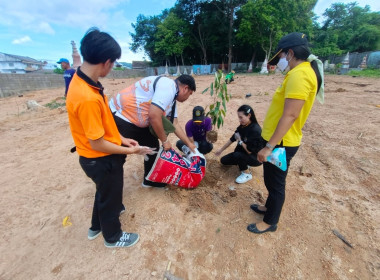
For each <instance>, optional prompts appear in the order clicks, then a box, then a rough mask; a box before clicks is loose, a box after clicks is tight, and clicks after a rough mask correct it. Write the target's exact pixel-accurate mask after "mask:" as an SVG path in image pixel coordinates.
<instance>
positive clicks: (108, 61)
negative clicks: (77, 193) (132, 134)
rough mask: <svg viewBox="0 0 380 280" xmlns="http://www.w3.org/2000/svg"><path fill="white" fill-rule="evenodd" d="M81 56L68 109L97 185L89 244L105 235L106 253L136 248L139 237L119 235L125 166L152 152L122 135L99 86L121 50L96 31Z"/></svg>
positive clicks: (82, 158)
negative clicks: (108, 249)
mask: <svg viewBox="0 0 380 280" xmlns="http://www.w3.org/2000/svg"><path fill="white" fill-rule="evenodd" d="M80 51H81V54H82V56H83V60H84V62H83V64H82V66H81V67H80V68H78V70H77V72H76V74H75V75H74V77H73V79H72V81H71V84H70V89H69V91H68V94H67V100H66V106H67V112H68V116H69V123H70V129H71V134H72V136H73V139H74V142H75V145H76V150H77V152H78V154H79V156H80V157H79V163H80V165H81V167H82V169H83V170H84V172H85V173H86V175H87V176H88V177H90V178H91V179H92V181H93V182H94V183H95V185H96V193H95V200H94V207H93V212H92V220H91V228H90V229H89V230H88V239H90V240H93V239H95V238H96V237H97V236H99V234H100V233H103V237H104V240H105V241H104V244H105V246H106V247H111V248H112V247H129V246H132V245H134V244H136V243H137V242H138V240H139V235H138V234H136V233H127V232H123V231H122V230H121V224H120V220H119V215H120V213H121V212H123V210H124V206H123V204H122V197H123V164H124V162H125V158H126V154H132V153H135V154H141V155H145V154H152V153H154V152H153V150H152V149H151V148H149V147H144V146H139V144H138V143H137V142H136V141H135V140H132V139H128V138H124V137H122V136H121V135H120V134H119V131H118V129H117V127H116V124H115V121H114V119H113V116H112V113H111V111H110V109H109V107H108V100H107V96H105V95H104V93H103V86H102V84H101V83H100V82H99V77H105V76H107V74H108V73H109V72H110V71H111V69H112V67H113V65H114V62H115V60H116V59H118V58H120V56H121V48H120V46H119V44H118V43H117V42H116V41H115V39H114V38H112V37H111V36H110V35H109V34H107V33H104V32H100V31H99V30H98V29H95V28H93V29H90V30H89V31H88V32H87V33H86V35H85V36H84V37H83V39H82V41H81V47H80ZM122 144H123V145H124V146H125V147H123V146H121V145H122Z"/></svg>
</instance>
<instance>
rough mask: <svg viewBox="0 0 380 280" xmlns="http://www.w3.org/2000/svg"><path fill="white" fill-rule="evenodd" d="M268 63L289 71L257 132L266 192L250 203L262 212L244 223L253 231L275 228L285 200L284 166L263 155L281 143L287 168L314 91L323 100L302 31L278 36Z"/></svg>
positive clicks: (319, 72) (319, 70)
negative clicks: (262, 144) (253, 221)
mask: <svg viewBox="0 0 380 280" xmlns="http://www.w3.org/2000/svg"><path fill="white" fill-rule="evenodd" d="M268 64H269V65H276V64H277V67H278V68H279V69H280V70H281V71H282V72H286V71H289V72H287V73H286V75H285V78H284V81H283V82H282V84H281V85H280V86H279V87H278V88H277V90H276V92H275V94H274V96H273V99H272V102H271V105H270V106H269V109H268V112H267V114H266V117H265V120H264V125H263V130H262V134H261V136H262V137H263V139H264V140H265V144H266V146H265V147H264V148H263V149H262V150H260V151H259V153H258V154H257V159H258V161H260V162H263V163H264V164H263V168H264V182H265V186H266V188H267V190H268V193H269V194H268V198H267V201H266V203H265V205H257V204H252V205H251V209H252V210H253V211H255V212H256V213H259V214H264V219H263V221H262V222H260V223H257V224H250V225H249V226H248V227H247V229H248V230H249V231H250V232H253V233H257V234H260V233H264V232H267V231H276V230H277V223H278V221H279V218H280V214H281V210H282V206H283V204H284V201H285V181H286V176H287V170H286V171H282V170H281V169H279V168H278V167H276V166H274V165H272V164H271V163H268V162H267V157H268V156H269V155H270V154H271V152H272V150H273V149H274V148H275V147H284V148H285V150H286V161H287V165H288V168H289V164H290V160H291V159H292V158H293V156H294V155H295V154H296V152H297V150H298V148H299V146H300V144H301V139H302V127H303V125H304V124H305V122H306V120H307V118H308V116H309V113H310V111H311V108H312V106H313V104H314V100H315V98H316V96H317V93H318V96H317V98H318V99H319V100H320V101H321V103H323V66H322V62H321V61H320V60H318V59H317V58H316V57H315V56H314V55H311V52H310V50H309V47H308V41H307V39H306V35H305V34H303V33H299V32H293V33H290V34H288V35H286V36H284V37H282V38H281V40H280V42H279V43H278V46H277V51H276V54H275V56H274V57H273V58H272V59H271V60H270V61H269V62H268Z"/></svg>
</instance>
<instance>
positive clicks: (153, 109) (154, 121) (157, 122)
mask: <svg viewBox="0 0 380 280" xmlns="http://www.w3.org/2000/svg"><path fill="white" fill-rule="evenodd" d="M163 114H164V111H162V110H161V108H159V107H157V106H155V105H150V107H149V123H150V124H151V125H152V127H153V129H154V132H155V133H156V134H157V137H158V139H160V140H161V142H162V143H164V142H165V141H166V138H167V137H166V134H165V130H164V125H163V124H162V116H163Z"/></svg>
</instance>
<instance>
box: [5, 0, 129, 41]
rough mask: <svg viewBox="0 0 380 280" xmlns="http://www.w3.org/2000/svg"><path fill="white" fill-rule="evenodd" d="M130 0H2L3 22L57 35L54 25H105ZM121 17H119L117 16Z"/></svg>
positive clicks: (80, 27)
mask: <svg viewBox="0 0 380 280" xmlns="http://www.w3.org/2000/svg"><path fill="white" fill-rule="evenodd" d="M128 2H129V0H128V1H126V0H107V1H104V0H87V1H58V0H56V1H51V0H39V1H25V0H11V1H0V11H1V13H2V15H1V17H0V25H7V26H17V27H20V28H23V29H27V30H32V31H34V32H37V33H46V34H54V33H55V32H54V29H53V26H57V27H62V26H64V27H74V28H79V29H82V30H87V29H88V28H89V27H91V26H98V27H101V28H103V27H105V26H107V23H108V22H109V21H112V20H115V19H114V18H112V17H110V15H111V14H112V12H115V11H117V10H118V9H119V8H120V7H123V6H126V5H127V4H128ZM116 20H120V18H118V19H116Z"/></svg>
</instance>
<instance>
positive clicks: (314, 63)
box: [310, 60, 322, 94]
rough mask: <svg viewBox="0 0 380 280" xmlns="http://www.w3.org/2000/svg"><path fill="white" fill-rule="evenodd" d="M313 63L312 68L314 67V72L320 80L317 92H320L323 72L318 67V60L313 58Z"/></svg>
mask: <svg viewBox="0 0 380 280" xmlns="http://www.w3.org/2000/svg"><path fill="white" fill-rule="evenodd" d="M310 64H311V68H313V70H314V72H315V75H316V76H317V81H318V89H317V94H318V93H319V90H320V88H321V85H322V77H321V73H320V72H319V69H318V63H317V61H316V60H313V61H311V62H310Z"/></svg>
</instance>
